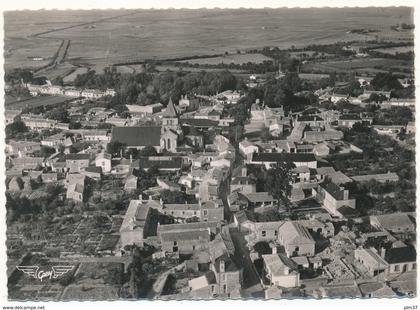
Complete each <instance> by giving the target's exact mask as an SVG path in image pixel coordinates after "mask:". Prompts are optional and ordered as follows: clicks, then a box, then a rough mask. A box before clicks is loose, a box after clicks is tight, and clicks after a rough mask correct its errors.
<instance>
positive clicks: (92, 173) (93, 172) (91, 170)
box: [80, 166, 102, 180]
mask: <svg viewBox="0 0 420 310" xmlns="http://www.w3.org/2000/svg"><path fill="white" fill-rule="evenodd" d="M80 173H81V174H83V175H85V176H87V177H89V178H91V179H96V180H99V179H101V178H102V167H96V166H89V167H86V168H83V169H82V170H81V171H80Z"/></svg>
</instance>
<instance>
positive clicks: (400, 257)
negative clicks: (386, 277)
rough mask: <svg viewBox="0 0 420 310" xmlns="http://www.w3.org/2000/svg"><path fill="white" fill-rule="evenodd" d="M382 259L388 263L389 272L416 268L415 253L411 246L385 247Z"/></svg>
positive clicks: (401, 271)
mask: <svg viewBox="0 0 420 310" xmlns="http://www.w3.org/2000/svg"><path fill="white" fill-rule="evenodd" d="M384 260H385V261H386V262H387V263H388V265H389V273H390V274H396V273H403V272H407V271H414V270H417V253H416V250H415V248H414V247H412V246H406V247H398V248H391V249H387V250H386V251H385V255H384Z"/></svg>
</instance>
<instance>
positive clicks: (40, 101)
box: [6, 96, 71, 110]
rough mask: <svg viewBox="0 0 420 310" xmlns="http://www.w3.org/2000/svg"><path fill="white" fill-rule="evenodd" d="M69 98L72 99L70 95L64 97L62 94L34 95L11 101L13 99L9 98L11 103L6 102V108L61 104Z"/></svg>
mask: <svg viewBox="0 0 420 310" xmlns="http://www.w3.org/2000/svg"><path fill="white" fill-rule="evenodd" d="M69 100H71V98H70V97H62V96H40V97H33V98H30V99H27V100H22V101H14V102H11V99H9V102H11V103H9V104H6V109H9V110H13V109H24V108H35V107H40V106H49V105H59V104H62V103H64V102H66V101H69Z"/></svg>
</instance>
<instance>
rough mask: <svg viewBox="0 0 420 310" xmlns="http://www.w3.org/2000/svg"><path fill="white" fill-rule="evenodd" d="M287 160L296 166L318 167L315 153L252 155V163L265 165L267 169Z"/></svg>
mask: <svg viewBox="0 0 420 310" xmlns="http://www.w3.org/2000/svg"><path fill="white" fill-rule="evenodd" d="M280 162H286V163H292V164H294V165H295V166H296V167H299V166H307V167H309V168H313V169H316V168H317V160H316V158H315V155H314V154H305V153H254V154H253V156H252V160H251V163H252V164H260V165H265V167H266V168H267V169H270V167H271V166H272V165H274V164H276V163H280Z"/></svg>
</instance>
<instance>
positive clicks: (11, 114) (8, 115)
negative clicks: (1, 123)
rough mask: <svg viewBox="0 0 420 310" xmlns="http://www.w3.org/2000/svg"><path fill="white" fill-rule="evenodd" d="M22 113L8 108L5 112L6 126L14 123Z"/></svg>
mask: <svg viewBox="0 0 420 310" xmlns="http://www.w3.org/2000/svg"><path fill="white" fill-rule="evenodd" d="M21 113H22V111H21V110H8V109H7V108H6V110H5V111H4V118H5V121H6V125H8V124H11V123H13V122H14V121H15V120H16V118H17V117H18V116H19V115H20V114H21Z"/></svg>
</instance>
